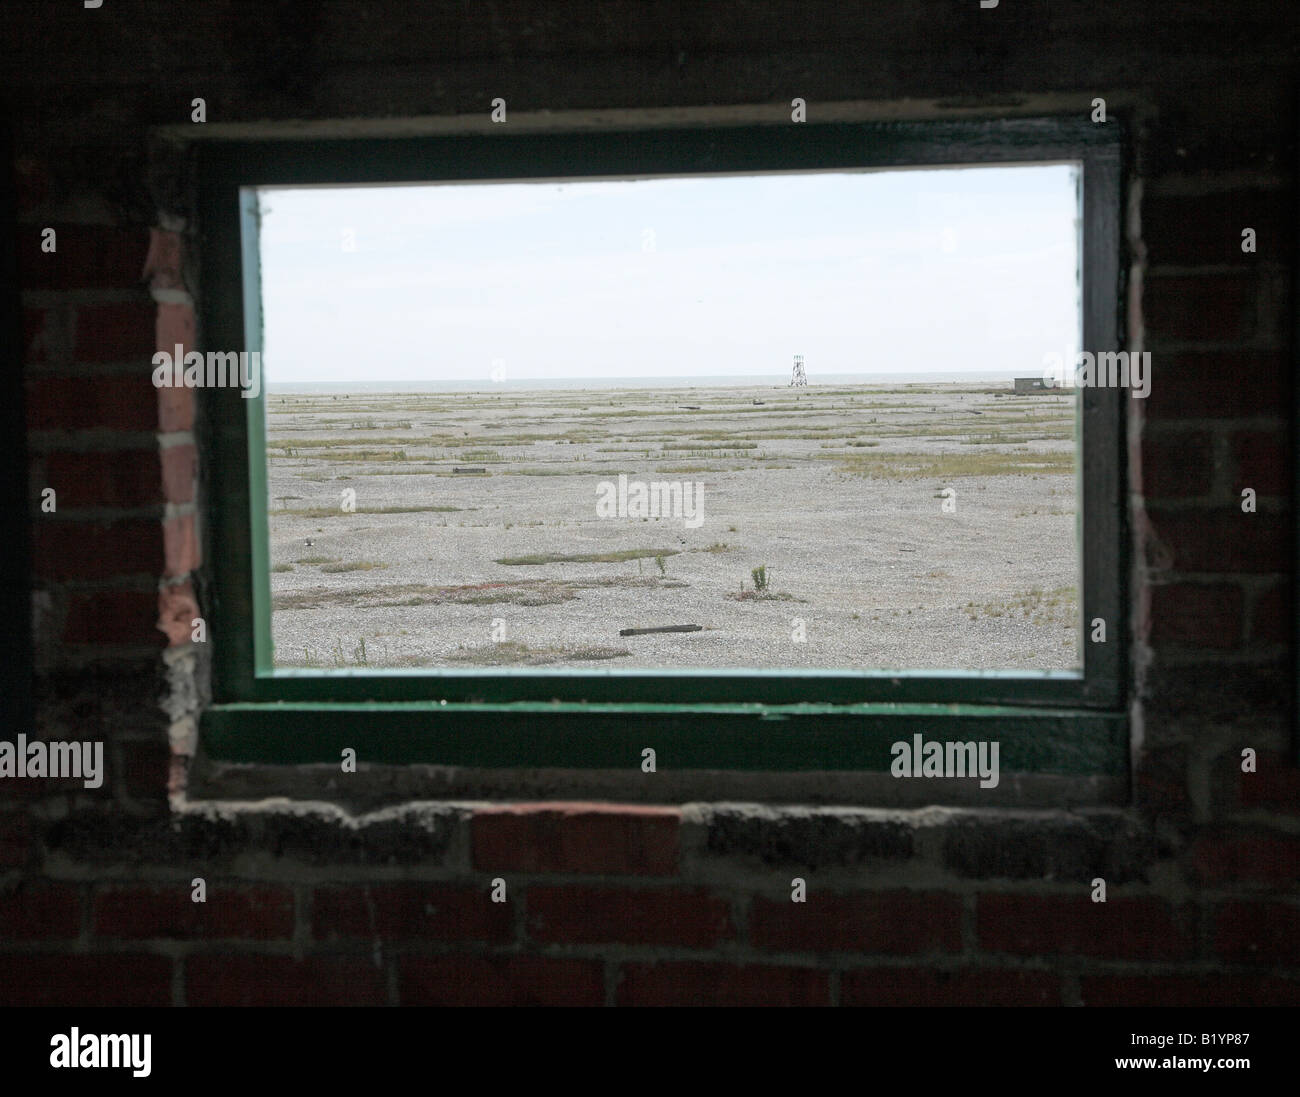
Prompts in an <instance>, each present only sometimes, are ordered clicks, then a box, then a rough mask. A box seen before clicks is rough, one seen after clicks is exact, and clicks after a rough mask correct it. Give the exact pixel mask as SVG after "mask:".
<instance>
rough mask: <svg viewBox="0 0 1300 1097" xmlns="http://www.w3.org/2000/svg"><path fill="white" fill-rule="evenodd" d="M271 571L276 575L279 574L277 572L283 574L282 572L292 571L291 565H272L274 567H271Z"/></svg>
mask: <svg viewBox="0 0 1300 1097" xmlns="http://www.w3.org/2000/svg"><path fill="white" fill-rule="evenodd" d="M271 570H272V571H273V572H277V573H279V572H284V571H293V565H292V564H274V565H272V567H271Z"/></svg>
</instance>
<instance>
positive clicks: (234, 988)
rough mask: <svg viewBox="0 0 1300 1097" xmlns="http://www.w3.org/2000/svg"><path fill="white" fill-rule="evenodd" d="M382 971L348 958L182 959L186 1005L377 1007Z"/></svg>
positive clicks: (383, 993)
mask: <svg viewBox="0 0 1300 1097" xmlns="http://www.w3.org/2000/svg"><path fill="white" fill-rule="evenodd" d="M387 998H388V994H387V990H386V982H385V977H384V972H383V970H382V969H381V968H378V967H376V966H375V964H374V963H373V961H371V960H368V959H361V958H359V957H351V956H308V957H306V958H304V959H301V960H298V959H294V958H293V957H292V956H223V955H210V954H207V953H201V954H199V955H195V956H190V957H188V958H187V959H186V961H185V1002H186V1004H187V1005H191V1006H381V1005H384V1004H385V1003H386V1002H387Z"/></svg>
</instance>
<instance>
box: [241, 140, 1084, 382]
mask: <svg viewBox="0 0 1300 1097" xmlns="http://www.w3.org/2000/svg"><path fill="white" fill-rule="evenodd" d="M1077 177H1078V169H1077V167H1076V166H1074V165H1061V164H1057V165H1032V166H1017V167H978V168H961V169H952V168H949V169H928V170H912V169H909V170H906V171H873V172H823V173H812V174H809V173H800V174H766V175H747V176H714V177H699V176H696V177H693V178H662V179H639V180H631V181H599V182H578V183H573V182H565V183H555V182H525V183H489V184H472V185H461V184H444V185H436V186H400V187H313V188H293V189H289V188H284V189H279V188H268V189H263V190H262V191H261V192H260V197H261V203H262V228H261V255H262V294H263V314H264V315H263V325H264V333H265V345H264V347H263V367H264V370H265V376H266V380H267V381H268V383H270V384H290V383H296V382H307V381H316V382H321V381H333V382H347V381H370V382H376V381H415V382H418V381H444V380H455V381H462V382H477V381H479V380H481V381H482V383H483V385H484V387H488V386H489V385H490V384H491V382H492V377H493V369H494V367H497V368H498V374H497V376H498V377H500V376H502V375H503V376H504V377H505V378H506V379H507V380H508V381H510V382H512V383H516V384H517V383H524V382H527V381H528V380H535V379H555V378H598V377H599V378H612V377H673V378H681V379H689V378H691V377H717V376H720V375H746V376H753V375H771V376H772V377H773V378H775V379H780V380H784V379H786V378H788V377H789V374H790V363H791V360H792V357H793V355H795V354H803V355H804V357H805V361H806V365H807V369H808V374H809V378H810V380H811V381H812V382H813V383H816V380H817V377H818V376H819V375H822V374H835V373H916V372H936V371H938V372H952V373H972V374H979V373H981V372H988V371H997V372H1006V371H1014V372H1016V373H1017V374H1020V375H1022V376H1040V377H1041V376H1042V374H1043V369H1044V365H1043V360H1044V355H1046V354H1047V353H1049V352H1053V351H1054V352H1056V353H1058V354H1060V355H1062V356H1063V357H1064V358H1065V360H1066V361H1073V360H1074V355H1075V353H1076V351H1077V349H1078V346H1079V337H1080V333H1079V286H1078V282H1077V270H1078V256H1079V251H1078V216H1079V214H1078V203H1079V199H1078V191H1077Z"/></svg>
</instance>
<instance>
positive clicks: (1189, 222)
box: [1142, 190, 1295, 266]
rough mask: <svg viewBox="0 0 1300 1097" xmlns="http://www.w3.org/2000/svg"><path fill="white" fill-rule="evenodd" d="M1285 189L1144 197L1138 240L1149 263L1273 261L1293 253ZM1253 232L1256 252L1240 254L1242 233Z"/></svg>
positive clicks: (1255, 262) (1292, 221)
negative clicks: (1140, 236)
mask: <svg viewBox="0 0 1300 1097" xmlns="http://www.w3.org/2000/svg"><path fill="white" fill-rule="evenodd" d="M1293 224H1294V220H1293V218H1292V217H1291V214H1290V209H1289V203H1288V200H1287V192H1286V191H1285V190H1269V191H1264V190H1235V191H1224V192H1221V193H1217V194H1216V193H1211V194H1196V195H1190V194H1179V195H1147V196H1146V197H1144V198H1143V200H1142V239H1143V241H1144V243H1145V244H1146V246H1147V261H1148V263H1150V264H1153V265H1161V264H1167V265H1169V266H1198V265H1205V266H1210V265H1214V266H1221V265H1227V264H1232V265H1241V266H1247V265H1254V264H1257V263H1261V262H1263V263H1268V262H1273V263H1276V262H1278V261H1279V260H1281V259H1284V258H1286V257H1288V256H1290V255H1291V254H1292V252H1293V251H1294V244H1293V241H1294V238H1295V229H1294V228H1293V227H1292V226H1293ZM1247 228H1251V229H1254V230H1255V234H1256V239H1255V252H1254V253H1253V254H1251V253H1247V252H1243V251H1242V250H1241V243H1242V241H1241V232H1242V229H1247Z"/></svg>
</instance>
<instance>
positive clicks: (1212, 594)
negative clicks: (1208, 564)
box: [1150, 583, 1244, 648]
mask: <svg viewBox="0 0 1300 1097" xmlns="http://www.w3.org/2000/svg"><path fill="white" fill-rule="evenodd" d="M1243 604H1244V596H1243V594H1242V591H1241V588H1240V587H1238V586H1234V585H1231V584H1228V583H1215V584H1202V583H1171V584H1168V585H1160V586H1153V587H1152V588H1151V636H1150V640H1151V644H1152V646H1153V647H1156V648H1160V647H1164V646H1165V645H1168V644H1192V645H1195V646H1196V647H1203V648H1235V647H1238V646H1239V645H1240V643H1241V631H1242V626H1241V613H1242V606H1243Z"/></svg>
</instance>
